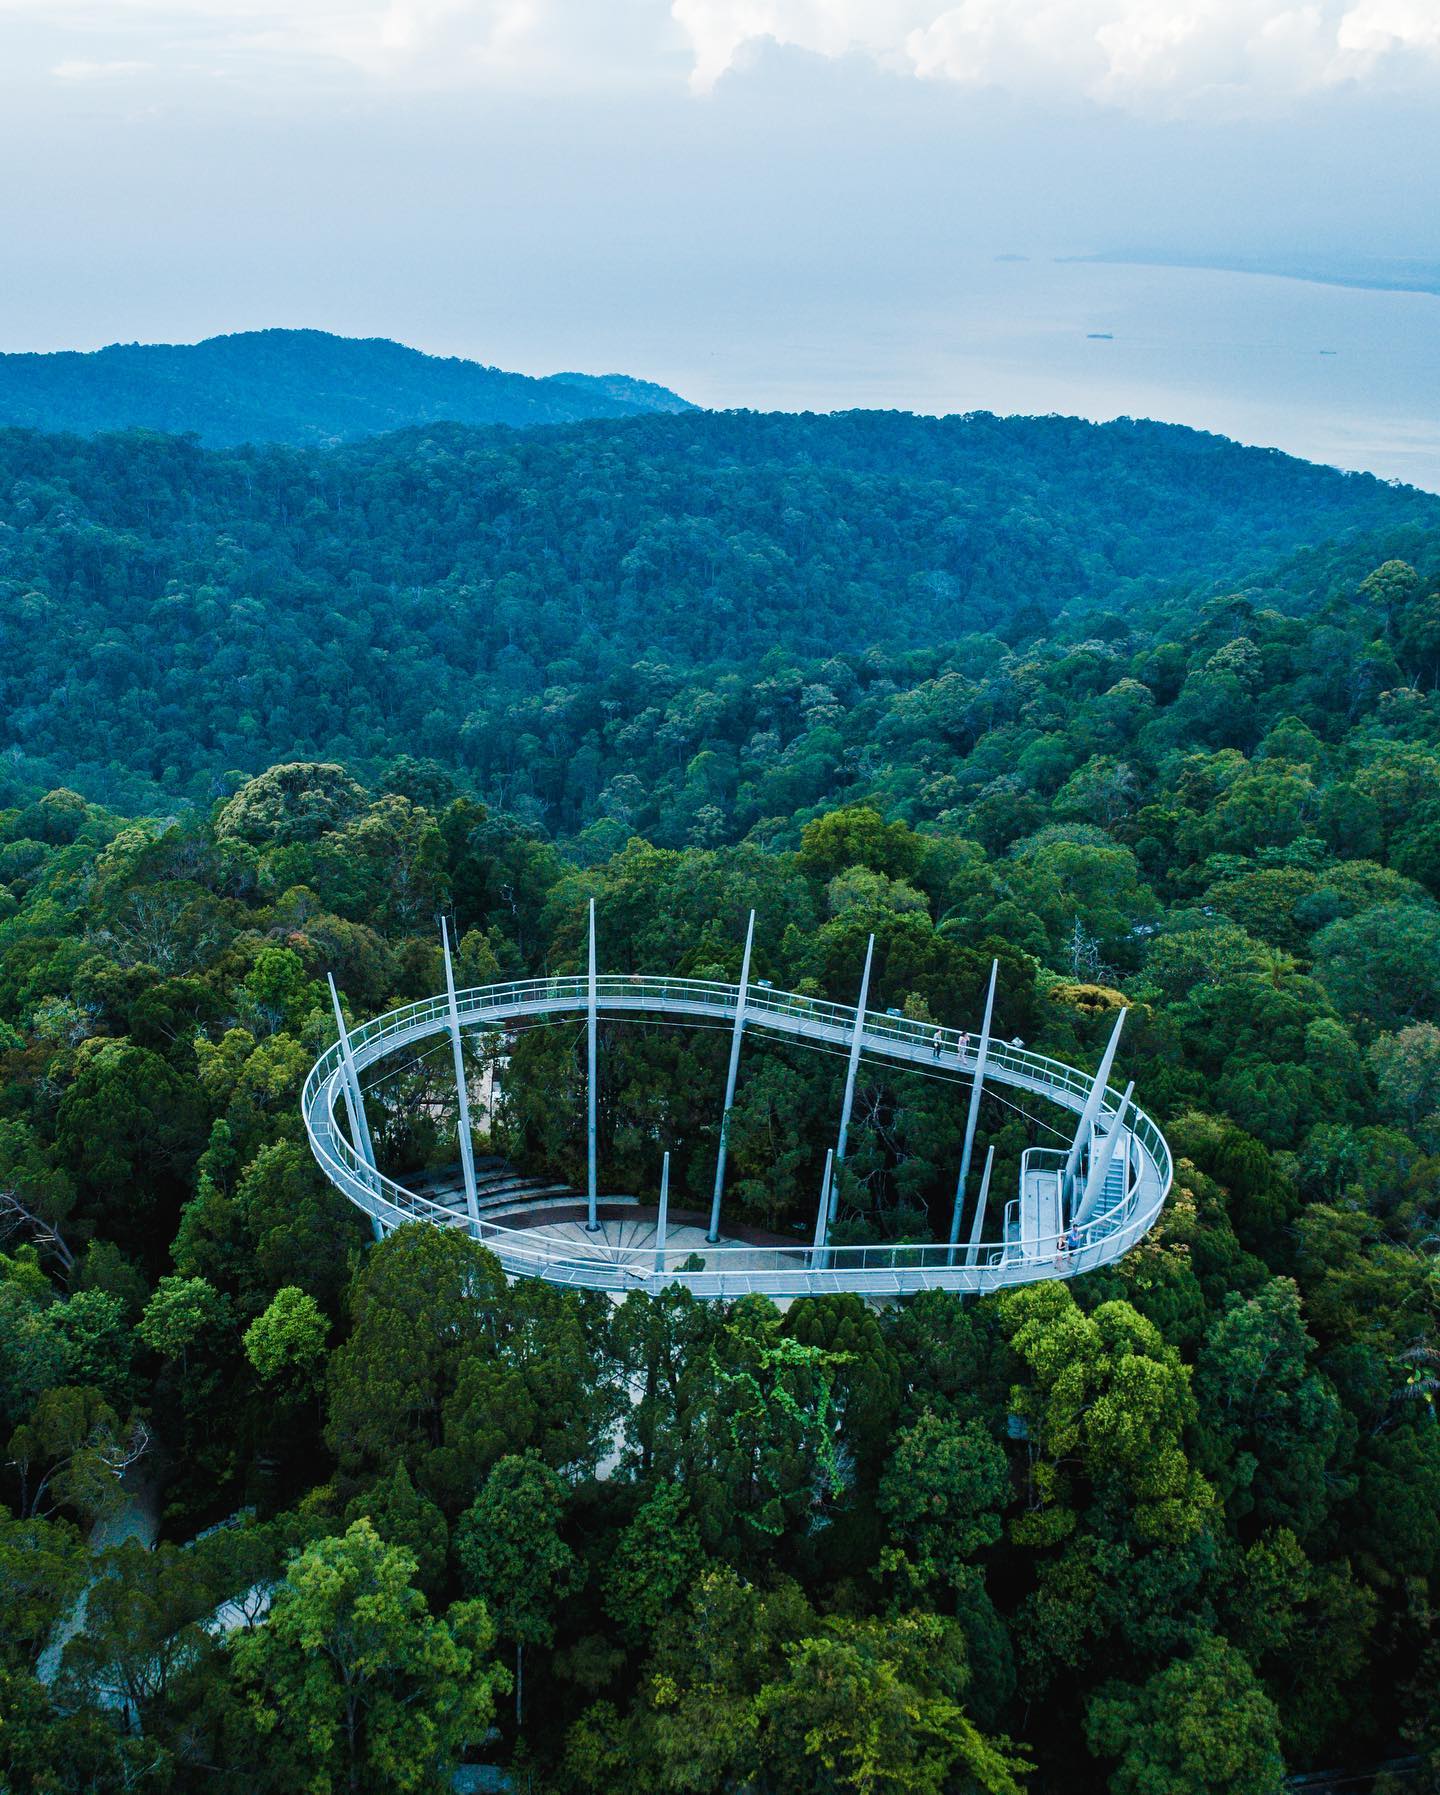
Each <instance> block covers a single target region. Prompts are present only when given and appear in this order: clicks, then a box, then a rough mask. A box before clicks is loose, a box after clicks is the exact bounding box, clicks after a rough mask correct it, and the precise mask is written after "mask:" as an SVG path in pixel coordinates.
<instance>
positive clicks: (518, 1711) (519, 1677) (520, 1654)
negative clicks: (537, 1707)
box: [515, 1639, 525, 1728]
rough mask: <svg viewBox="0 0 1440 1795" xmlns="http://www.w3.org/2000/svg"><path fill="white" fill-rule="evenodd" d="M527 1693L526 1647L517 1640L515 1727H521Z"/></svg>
mask: <svg viewBox="0 0 1440 1795" xmlns="http://www.w3.org/2000/svg"><path fill="white" fill-rule="evenodd" d="M524 1691H525V1647H524V1646H523V1645H522V1644H521V1643H520V1641H519V1640H518V1639H517V1640H516V1641H515V1725H516V1727H517V1728H518V1727H519V1725H520V1720H521V1716H522V1714H523V1712H524Z"/></svg>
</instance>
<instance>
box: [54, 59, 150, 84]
mask: <svg viewBox="0 0 1440 1795" xmlns="http://www.w3.org/2000/svg"><path fill="white" fill-rule="evenodd" d="M150 67H151V65H150V64H149V63H148V62H120V61H114V62H95V61H87V60H85V59H84V58H81V59H78V60H76V61H72V62H57V63H56V64H55V66H54V68H53V69H51V71H50V73H51V74H52V75H53V76H54V77H55V79H56V80H57V81H128V80H131V79H133V77H135V76H136V75H144V74H147V73H148V72H149V69H150Z"/></svg>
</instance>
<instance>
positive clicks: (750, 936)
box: [705, 910, 755, 1246]
mask: <svg viewBox="0 0 1440 1795" xmlns="http://www.w3.org/2000/svg"><path fill="white" fill-rule="evenodd" d="M754 943H755V912H754V911H753V910H752V911H751V912H750V921H749V922H748V923H747V924H746V928H745V958H744V959H743V960H742V961H741V962H740V995H739V996H738V997H737V998H736V999H735V1032H734V1033H733V1034H732V1035H731V1037H730V1070H729V1071H728V1072H727V1073H726V1075H725V1108H724V1110H723V1111H722V1113H721V1116H720V1145H719V1147H718V1149H717V1150H716V1154H715V1194H714V1196H713V1197H712V1198H711V1200H710V1232H709V1233H708V1234H707V1235H706V1236H705V1238H706V1240H708V1241H709V1242H710V1244H711V1245H712V1246H713V1245H714V1244H715V1242H716V1241H718V1240H719V1238H720V1198H721V1196H722V1195H723V1193H724V1190H725V1150H726V1146H727V1144H728V1140H729V1135H730V1111H731V1109H732V1108H733V1107H734V1104H735V1080H736V1078H737V1077H738V1076H739V1072H740V1037H741V1036H742V1035H743V1034H744V1032H745V998H746V995H747V993H748V992H749V990H750V949H751V948H752V947H753V946H754Z"/></svg>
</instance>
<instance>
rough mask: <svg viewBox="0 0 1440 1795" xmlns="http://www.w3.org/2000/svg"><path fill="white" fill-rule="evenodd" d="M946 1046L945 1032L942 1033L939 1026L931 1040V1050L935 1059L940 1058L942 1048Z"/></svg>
mask: <svg viewBox="0 0 1440 1795" xmlns="http://www.w3.org/2000/svg"><path fill="white" fill-rule="evenodd" d="M944 1046H945V1037H944V1035H943V1034H941V1032H940V1030H939V1029H938V1028H937V1029H936V1030H935V1034H934V1036H933V1038H932V1040H931V1042H930V1051H931V1054H932V1055H933V1057H934V1058H935V1059H937V1060H938V1059H939V1057H940V1054H941V1052H942V1050H943V1049H944Z"/></svg>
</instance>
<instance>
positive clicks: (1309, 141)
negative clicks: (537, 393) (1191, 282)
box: [0, 0, 1440, 402]
mask: <svg viewBox="0 0 1440 1795" xmlns="http://www.w3.org/2000/svg"><path fill="white" fill-rule="evenodd" d="M1437 102H1440V0H1291V3H1289V4H1286V3H1285V0H959V3H958V4H955V5H950V6H946V5H945V4H943V0H673V4H671V3H670V0H388V3H387V0H288V4H283V5H282V4H277V3H274V0H168V3H167V0H0V155H3V164H4V167H5V170H6V175H7V178H6V180H5V182H4V184H3V187H0V347H3V348H5V349H20V348H34V349H40V348H56V347H82V348H83V347H94V346H97V345H99V344H102V343H105V342H111V341H116V340H136V339H139V340H151V341H153V340H158V339H168V340H193V339H195V338H198V337H201V336H204V335H208V334H212V333H214V332H217V331H222V330H231V329H240V328H250V327H255V326H259V325H265V324H313V325H318V326H322V327H325V328H329V329H334V330H340V331H345V332H350V333H359V334H379V335H387V336H394V337H398V338H401V339H402V340H406V341H409V342H413V343H416V344H418V345H419V346H421V347H424V348H428V349H433V350H440V351H445V352H453V353H461V354H466V355H473V356H477V357H478V358H480V359H482V360H487V361H494V362H498V363H500V364H502V365H508V366H512V367H520V368H524V369H527V370H534V371H541V370H544V369H547V368H555V367H561V366H570V365H580V366H586V365H588V366H592V367H593V366H596V365H597V364H603V363H605V362H610V363H611V364H612V365H613V364H614V363H615V362H616V361H618V360H619V358H620V357H621V356H622V355H623V356H624V357H625V358H626V360H625V364H624V365H627V366H628V367H630V368H631V370H632V371H634V372H636V373H641V374H650V375H653V376H655V377H658V378H661V379H664V378H667V377H668V376H670V375H672V374H675V373H678V374H680V375H689V376H690V377H691V378H692V380H693V379H695V378H697V377H698V378H701V379H702V383H703V368H704V367H705V366H714V367H715V368H717V369H726V368H728V369H729V370H730V372H731V373H732V375H735V379H734V380H732V382H731V384H730V385H729V386H728V387H727V386H726V385H725V382H724V381H723V380H722V379H718V378H717V381H716V383H715V386H714V391H713V393H707V394H697V395H696V396H698V397H712V398H714V397H716V396H717V395H720V394H722V393H723V395H724V402H737V395H738V396H743V394H744V392H745V391H746V390H748V389H746V388H745V386H744V379H743V378H740V376H739V375H738V373H737V369H738V367H739V361H740V360H743V361H744V363H745V366H746V367H747V368H749V369H751V370H753V372H754V374H755V378H756V381H757V383H758V384H759V385H763V381H762V380H761V379H760V376H761V375H762V374H765V373H767V372H768V374H769V375H770V376H771V377H772V378H771V386H770V389H769V390H771V391H774V390H775V387H774V380H775V378H778V377H779V376H780V375H781V374H782V373H783V369H782V368H781V367H780V366H779V361H780V359H783V358H784V357H792V358H793V357H794V356H795V355H796V354H797V353H803V351H804V346H805V343H806V342H807V341H813V342H814V343H820V342H822V341H823V342H824V343H825V344H831V343H843V342H844V340H845V333H846V330H847V328H848V326H849V323H850V322H852V321H853V323H854V325H855V338H856V342H857V343H858V344H865V343H870V344H874V343H875V342H877V341H879V339H880V338H881V337H883V336H884V335H885V333H886V332H887V331H889V332H890V333H891V335H892V336H893V335H894V334H896V333H903V332H904V331H913V330H916V329H920V328H922V326H921V324H920V322H919V321H920V320H922V319H924V318H927V317H933V316H934V315H935V314H936V312H937V309H938V310H943V308H944V307H945V306H946V304H947V303H948V298H947V296H949V295H951V294H953V293H954V291H955V290H956V283H957V282H959V281H962V280H963V279H964V278H965V270H966V269H969V268H973V267H974V266H976V265H977V264H978V263H980V262H987V263H988V262H989V261H990V259H991V258H992V257H993V256H994V255H996V254H997V253H1002V252H1009V253H1016V254H1027V255H1031V256H1033V257H1035V258H1036V259H1037V261H1038V260H1040V259H1046V258H1050V257H1052V256H1059V255H1067V254H1084V253H1087V252H1091V251H1106V250H1117V249H1119V250H1136V249H1139V250H1147V251H1157V252H1162V253H1163V252H1168V253H1172V254H1176V255H1202V256H1204V255H1209V256H1215V257H1220V258H1223V257H1226V256H1234V255H1249V256H1255V255H1261V254H1281V255H1300V256H1316V255H1325V256H1328V257H1334V256H1344V257H1345V258H1347V259H1348V260H1351V261H1354V260H1356V259H1360V260H1365V259H1379V260H1384V261H1390V260H1396V259H1404V258H1419V259H1424V258H1430V259H1432V260H1435V261H1440V104H1437ZM1437 308H1440V302H1437ZM1437 315H1440V309H1437ZM767 333H770V334H767ZM772 340H773V344H774V348H773V353H772V352H771V351H768V350H767V348H766V345H767V342H771V341H772ZM732 345H733V347H734V355H733V356H732V357H731V359H730V360H729V361H727V356H730V352H731V347H732ZM647 346H649V347H650V349H651V353H649V354H647V353H646V350H647ZM859 352H860V353H865V352H866V351H864V350H863V349H862V350H861V351H859ZM826 353H827V354H829V353H830V350H829V349H827V350H826ZM876 353H879V351H878V350H877V351H876ZM767 354H771V357H772V361H773V362H774V363H775V365H773V366H767V365H766V359H765V358H766V356H767ZM736 358H739V360H737V359H736ZM697 369H698V370H700V373H699V374H698V375H697ZM747 377H748V376H747ZM737 380H738V386H737V384H736V381H737ZM882 386H883V382H882ZM847 390H848V389H847ZM758 396H759V395H758V393H757V397H758ZM838 398H839V400H840V401H842V402H848V400H846V397H845V393H844V392H840V393H839V394H838ZM896 402H901V401H900V400H899V399H897V401H896ZM904 402H914V398H913V394H911V395H909V396H908V397H907V398H906V399H905V401H904Z"/></svg>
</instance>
